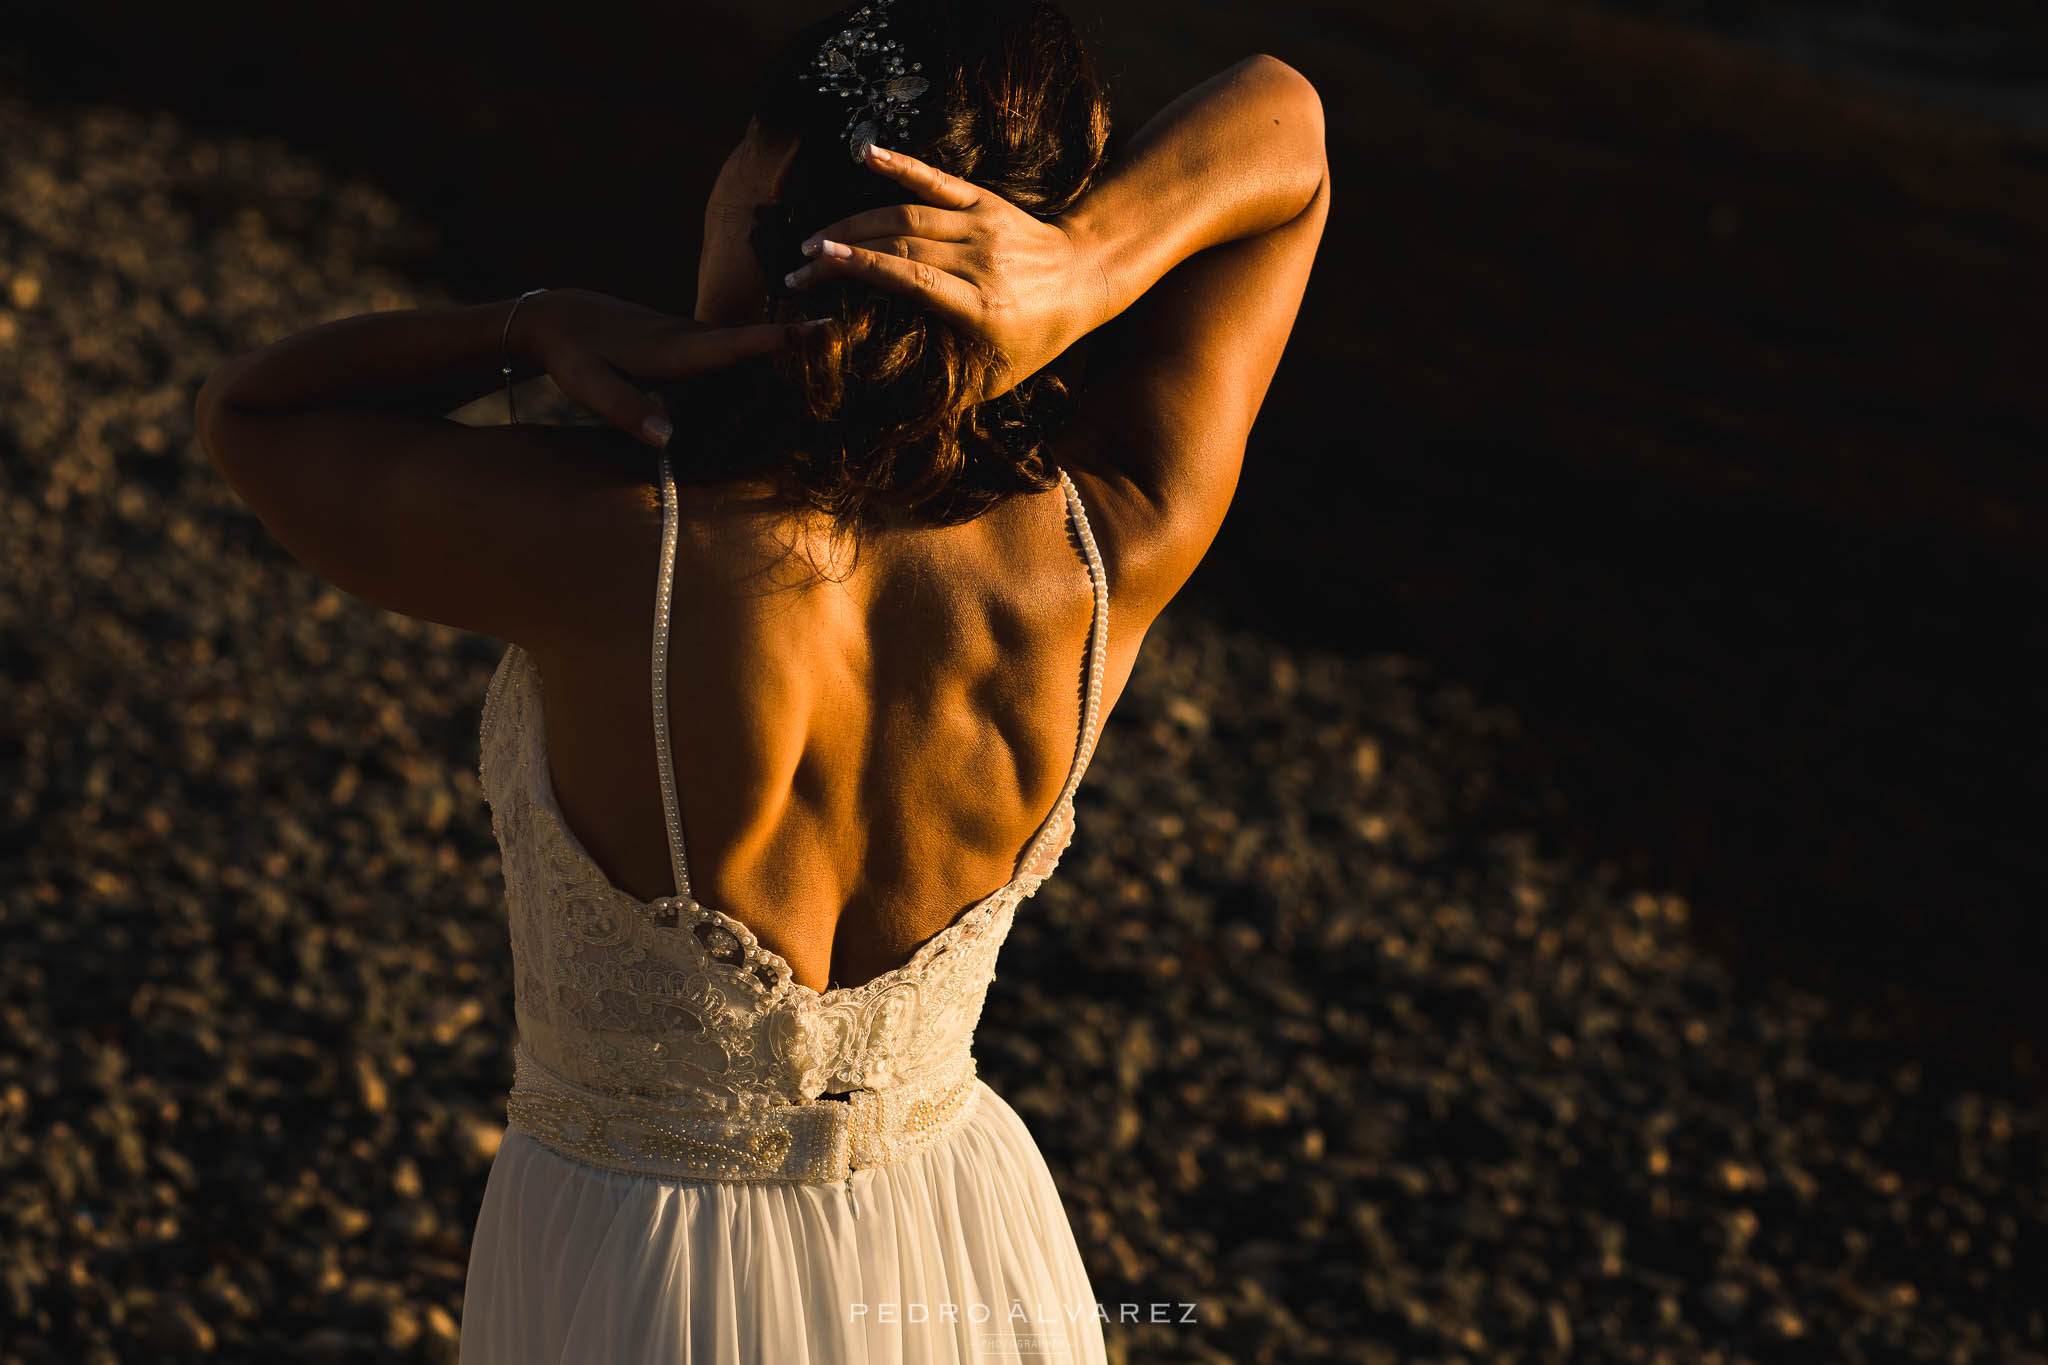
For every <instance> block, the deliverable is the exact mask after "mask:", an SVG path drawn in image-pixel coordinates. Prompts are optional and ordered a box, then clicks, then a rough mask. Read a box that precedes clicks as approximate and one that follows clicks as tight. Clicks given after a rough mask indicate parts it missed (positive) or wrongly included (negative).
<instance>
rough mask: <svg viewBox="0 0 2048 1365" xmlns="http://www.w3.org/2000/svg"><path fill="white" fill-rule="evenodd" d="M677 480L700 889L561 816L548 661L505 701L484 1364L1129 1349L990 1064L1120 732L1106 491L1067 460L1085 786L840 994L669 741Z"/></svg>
mask: <svg viewBox="0 0 2048 1365" xmlns="http://www.w3.org/2000/svg"><path fill="white" fill-rule="evenodd" d="M661 478H662V492H663V497H664V498H665V499H666V501H665V504H664V518H663V536H662V552H661V578H660V581H659V583H658V585H657V598H658V606H657V611H656V617H655V623H654V669H653V677H652V690H653V694H654V726H653V729H654V736H655V754H656V759H657V761H658V762H659V764H660V772H661V783H662V796H663V800H664V805H665V807H666V811H667V817H668V835H669V851H670V858H671V861H672V863H673V865H674V870H675V879H676V891H677V894H676V895H674V896H670V897H662V898H661V899H658V900H655V901H652V902H645V901H641V900H638V899H636V898H635V897H633V896H630V895H628V894H626V893H625V892H623V891H621V890H619V889H618V888H617V887H615V886H613V885H612V884H611V883H610V881H608V880H607V879H606V877H605V875H604V873H603V872H601V871H600V870H599V869H598V867H597V866H596V865H595V864H594V863H593V862H592V860H591V858H590V855H589V853H588V851H587V850H585V848H584V847H583V846H582V844H581V843H580V842H579V841H578V840H577V838H576V837H575V835H574V834H573V833H572V832H571V831H570V830H569V828H568V827H567V825H566V824H565V823H564V821H563V818H562V814H561V810H560V807H559V806H558V805H557V803H556V800H555V794H554V784H553V781H552V778H551V777H550V775H549V770H548V757H547V731H546V725H545V718H544V714H543V706H542V695H541V679H540V675H539V672H538V670H537V669H536V668H535V666H534V664H533V661H532V659H531V658H530V657H529V656H528V655H527V653H526V652H525V651H524V650H522V649H520V648H519V646H517V645H513V646H511V647H509V648H508V649H507V650H506V652H505V657H504V659H503V661H502V662H501V663H500V664H499V666H498V671H497V673H496V675H495V676H494V677H493V679H492V681H491V687H490V691H489V694H488V696H487V698H486V700H485V703H484V713H483V726H482V734H483V745H482V765H481V766H482V775H483V783H484V791H485V795H486V798H487V799H488V801H489V803H490V807H491V820H492V826H493V829H494V831H495V833H496V835H497V838H498V842H499V846H500V848H501V849H502V851H503V858H504V875H505V894H506V901H507V905H508V912H509V917H510V921H511V933H512V957H513V973H514V983H513V985H514V1000H515V1013H516V1017H517V1022H518V1037H517V1045H516V1047H515V1050H514V1061H515V1079H514V1082H513V1088H512V1092H511V1095H510V1098H509V1102H508V1105H507V1108H508V1118H509V1124H508V1129H507V1132H506V1134H505V1139H504V1142H503V1145H502V1146H501V1147H500V1148H499V1151H498V1154H497V1157H496V1159H495V1161H494V1162H493V1164H492V1166H491V1171H490V1178H489V1181H488V1183H487V1185H486V1187H485V1192H484V1201H483V1207H482V1210H481V1212H480V1213H479V1215H478V1217H477V1224H476V1236H475V1241H474V1244H473V1248H472V1251H471V1256H470V1264H469V1278H468V1287H467V1292H466V1294H465V1297H464V1311H463V1317H462V1336H461V1355H460V1358H461V1361H462V1365H542V1363H543V1362H545V1365H600V1363H601V1365H656V1363H657V1362H659V1363H660V1365H685V1362H687V1363H688V1365H855V1363H856V1362H859V1363H861V1365H885V1363H886V1365H926V1363H930V1365H938V1363H939V1362H954V1361H976V1360H1030V1361H1043V1362H1052V1363H1053V1365H1083V1363H1084V1362H1099V1361H1103V1360H1105V1355H1104V1349H1103V1335H1102V1317H1101V1313H1102V1310H1101V1308H1100V1307H1099V1305H1098V1304H1097V1303H1096V1301H1095V1297H1094V1292H1093V1290H1092V1289H1091V1287H1090V1285H1089V1281H1088V1275H1087V1272H1086V1269H1085V1268H1084V1266H1083V1264H1082V1261H1081V1255H1080V1250H1079V1248H1078V1247H1077V1246H1076V1244H1075V1240H1074V1234H1073V1230H1072V1227H1071V1226H1070V1224H1069V1222H1068V1220H1067V1215H1066V1210H1065V1208H1064V1207H1063V1205H1062V1204H1061V1202H1060V1196H1059V1192H1058V1190H1057V1188H1056V1187H1055V1186H1054V1184H1053V1181H1052V1176H1051V1173H1050V1172H1049V1171H1048V1170H1047V1168H1046V1164H1045V1159H1044V1157H1043V1156H1042V1155H1041V1154H1040V1152H1039V1150H1038V1146H1037V1144H1036V1143H1035V1142H1034V1141H1033V1139H1032V1136H1031V1134H1030V1132H1029V1131H1028V1130H1027V1129H1026V1128H1025V1126H1024V1123H1023V1121H1022V1120H1021V1119H1020V1118H1019V1117H1018V1115H1017V1113H1016V1111H1015V1110H1013V1109H1012V1108H1011V1107H1010V1106H1009V1105H1008V1104H1007V1103H1005V1102H1004V1100H1003V1099H1002V1097H1001V1096H999V1095H998V1094H996V1092H995V1091H994V1090H992V1089H990V1088H989V1086H988V1085H987V1084H986V1083H985V1082H983V1081H982V1080H980V1079H979V1078H978V1076H977V1075H976V1073H975V1064H974V1053H973V1050H972V1047H973V1041H974V1030H975V1025H976V1023H977V1021H978V1020H979V1019H980V1016H981V1010H982V1002H983V1000H984V998H985V997H986V995H987V993H988V989H989V983H990V981H991V980H992V979H993V977H994V974H995V962H996V954H997V952H998V951H999V950H1000V949H1001V947H1002V944H1003V940H1004V938H1005V936H1006V935H1007V934H1008V932H1009V929H1010V924H1011V920H1012V917H1013V916H1014V914H1015V912H1016V909H1017V906H1018V904H1019V903H1020V902H1022V901H1024V900H1025V899H1027V898H1028V897H1030V896H1031V895H1032V894H1033V893H1034V892H1036V891H1037V889H1038V887H1039V884H1040V883H1041V882H1043V881H1044V880H1045V879H1046V878H1047V877H1048V876H1050V875H1051V873H1052V871H1053V869H1054V867H1055V866H1057V864H1058V862H1059V858H1060V855H1061V854H1062V853H1063V852H1064V851H1065V850H1066V848H1067V846H1068V844H1069V842H1070V841H1071V840H1072V838H1073V833H1074V804H1073V803H1074V792H1075V789H1076V788H1077V787H1078V786H1079V784H1080V781H1081V774H1082V772H1083V771H1084V770H1085V769H1086V767H1087V764H1088V759H1089V757H1090V756H1091V754H1092V753H1093V751H1094V747H1095V741H1096V737H1097V728H1098V725H1099V723H1100V720H1101V716H1100V714H1099V712H1100V709H1101V692H1102V672H1103V657H1104V652H1105V641H1106V639H1107V631H1108V610H1109V590H1108V583H1107V580H1106V578H1105V577H1104V575H1103V568H1102V560H1101V556H1100V554H1099V552H1098V551H1097V549H1096V546H1095V539H1094V536H1093V534H1092V532H1091V531H1090V530H1089V527H1088V520H1087V513H1086V511H1085V510H1084V508H1083V507H1082V505H1081V497H1080V493H1079V492H1078V490H1076V489H1075V487H1074V484H1073V482H1072V480H1070V479H1068V478H1067V476H1066V475H1065V473H1064V472H1063V473H1062V474H1061V475H1060V481H1061V484H1062V486H1063V487H1064V489H1065V491H1066V497H1067V503H1068V510H1069V513H1070V515H1071V517H1072V520H1073V523H1074V526H1075V530H1076V531H1077V533H1078V538H1079V541H1080V544H1081V546H1082V548H1083V550H1084V551H1085V555H1084V557H1085V560H1086V565H1087V569H1088V572H1089V574H1090V576H1091V577H1092V579H1093V582H1094V589H1095V612H1094V623H1093V626H1092V627H1091V633H1090V637H1089V638H1090V644H1089V656H1088V659H1087V661H1086V667H1087V670H1088V688H1087V700H1086V704H1085V706H1084V708H1083V712H1082V718H1081V730H1080V741H1079V744H1078V746H1077V748H1076V751H1075V755H1074V760H1073V764H1072V768H1071V770H1070V771H1069V773H1068V776H1067V781H1066V786H1065V789H1064V790H1063V791H1062V793H1061V795H1060V798H1059V800H1058V801H1057V802H1056V803H1055V805H1054V807H1053V810H1052V812H1051V814H1050V815H1048V816H1047V817H1046V819H1045V821H1044V822H1043V823H1042V824H1041V825H1040V827H1039V829H1038V832H1037V834H1036V835H1035V836H1034V837H1033V838H1032V840H1031V841H1030V842H1029V844H1027V846H1026V847H1025V849H1024V851H1023V853H1022V854H1021V855H1020V856H1019V858H1018V860H1017V865H1016V875H1015V877H1014V879H1013V880H1012V881H1011V882H1010V883H1009V884H1008V885H1007V886H1004V887H1003V888H1002V889H1001V890H999V891H997V892H995V893H994V894H993V895H991V896H989V897H988V898H987V899H986V900H983V901H981V902H979V903H978V904H976V905H973V906H971V907H969V908H968V909H967V910H965V911H964V912H962V913H961V914H960V916H959V917H958V918H956V919H955V920H954V921H953V922H952V923H951V924H950V925H948V926H947V927H946V928H945V929H943V930H941V931H940V932H939V933H938V934H937V935H936V936H935V937H933V938H931V939H929V940H928V941H926V942H925V943H924V944H923V945H922V946H921V947H919V949H918V950H917V952H916V953H915V954H913V955H912V957H911V958H910V960H909V961H908V962H906V963H904V964H903V965H902V966H901V967H898V968H896V969H895V970H893V971H889V972H885V973H883V974H882V975H881V976H878V977H876V978H874V979H873V980H871V981H868V982H864V983H862V984H861V985H858V986H854V987H849V988H837V989H833V990H829V991H826V992H824V993H823V994H820V993H818V992H817V991H815V990H813V989H811V988H810V987H807V986H804V985H801V984H799V983H798V982H796V981H795V980H794V979H793V978H792V975H791V971H790V967H789V964H788V963H787V962H786V961H784V960H783V959H782V958H781V957H780V956H778V955H777V954H775V953H773V952H771V951H769V950H768V949H766V948H764V947H762V946H761V944H760V943H759V942H758V941H756V939H755V937H754V935H753V934H752V933H751V932H749V931H748V929H747V926H746V925H744V924H742V923H740V922H739V921H738V920H736V919H734V918H733V917H732V916H730V915H727V914H725V913H723V912H722V911H719V910H716V909H713V908H711V907H710V906H705V905H700V904H698V903H697V901H695V900H694V899H692V897H691V895H690V880H689V866H688V861H687V859H686V858H685V856H684V850H683V840H682V822H681V817H680V815H679V813H678V806H677V800H676V792H675V775H674V768H673V758H672V755H671V753H670V748H669V742H668V734H667V714H668V708H667V677H666V674H667V667H666V665H667V652H668V618H669V602H670V594H671V592H672V590H673V583H672V579H673V576H674V563H675V545H676V518H677V503H676V494H675V484H674V480H673V476H672V474H671V472H670V468H669V464H668V461H667V459H666V458H665V457H664V459H663V460H662V465H661Z"/></svg>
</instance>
